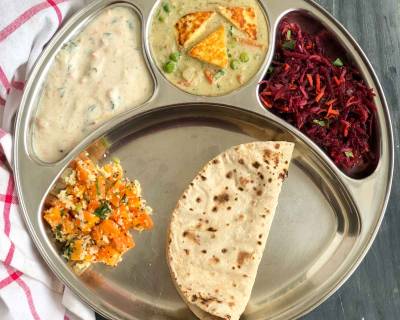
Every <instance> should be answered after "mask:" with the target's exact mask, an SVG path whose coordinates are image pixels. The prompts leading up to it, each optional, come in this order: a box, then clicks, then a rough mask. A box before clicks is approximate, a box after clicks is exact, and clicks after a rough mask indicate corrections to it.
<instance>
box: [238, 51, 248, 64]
mask: <svg viewBox="0 0 400 320" xmlns="http://www.w3.org/2000/svg"><path fill="white" fill-rule="evenodd" d="M239 59H240V61H242V62H249V60H250V57H249V55H248V53H247V52H242V53H241V54H240V56H239Z"/></svg>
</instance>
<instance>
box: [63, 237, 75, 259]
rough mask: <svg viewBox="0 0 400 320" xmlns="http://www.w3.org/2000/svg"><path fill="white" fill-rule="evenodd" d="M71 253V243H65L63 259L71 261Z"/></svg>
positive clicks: (72, 248)
mask: <svg viewBox="0 0 400 320" xmlns="http://www.w3.org/2000/svg"><path fill="white" fill-rule="evenodd" d="M72 251H74V243H73V241H71V242H69V243H67V244H66V246H65V247H64V252H63V257H64V258H65V259H67V261H68V260H69V259H71V254H72Z"/></svg>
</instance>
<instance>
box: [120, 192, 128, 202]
mask: <svg viewBox="0 0 400 320" xmlns="http://www.w3.org/2000/svg"><path fill="white" fill-rule="evenodd" d="M121 202H122V203H123V204H128V197H127V196H126V194H124V195H123V196H122V199H121Z"/></svg>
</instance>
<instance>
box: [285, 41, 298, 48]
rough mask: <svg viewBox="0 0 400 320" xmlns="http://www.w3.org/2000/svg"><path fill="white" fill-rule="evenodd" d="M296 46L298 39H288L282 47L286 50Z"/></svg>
mask: <svg viewBox="0 0 400 320" xmlns="http://www.w3.org/2000/svg"><path fill="white" fill-rule="evenodd" d="M295 47H296V40H286V41H285V42H284V43H283V45H282V48H283V49H286V50H294V48H295Z"/></svg>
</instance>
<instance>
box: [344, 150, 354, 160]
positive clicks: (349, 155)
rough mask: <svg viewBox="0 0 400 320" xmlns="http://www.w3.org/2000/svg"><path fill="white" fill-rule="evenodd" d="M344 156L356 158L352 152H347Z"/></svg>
mask: <svg viewBox="0 0 400 320" xmlns="http://www.w3.org/2000/svg"><path fill="white" fill-rule="evenodd" d="M344 154H345V156H346V157H347V158H354V154H353V152H352V151H345V152H344Z"/></svg>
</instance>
